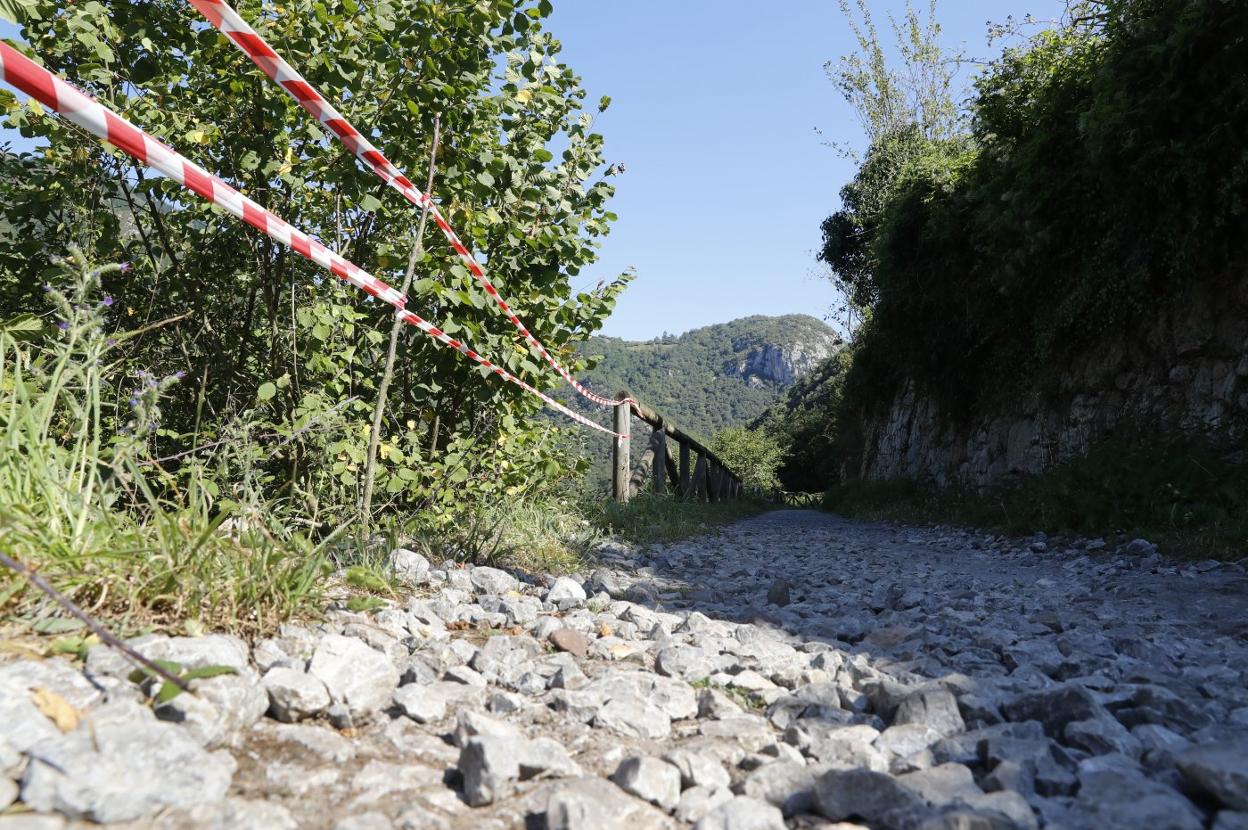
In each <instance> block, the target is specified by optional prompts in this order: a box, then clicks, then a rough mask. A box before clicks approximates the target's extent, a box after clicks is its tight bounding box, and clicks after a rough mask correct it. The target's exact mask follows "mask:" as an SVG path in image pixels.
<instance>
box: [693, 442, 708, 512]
mask: <svg viewBox="0 0 1248 830" xmlns="http://www.w3.org/2000/svg"><path fill="white" fill-rule="evenodd" d="M693 497H694V498H695V499H697V500H699V501H706V500H707V498H708V493H707V490H706V456H705V455H702V454H701V453H698V463H697V464H695V465H694V467H693Z"/></svg>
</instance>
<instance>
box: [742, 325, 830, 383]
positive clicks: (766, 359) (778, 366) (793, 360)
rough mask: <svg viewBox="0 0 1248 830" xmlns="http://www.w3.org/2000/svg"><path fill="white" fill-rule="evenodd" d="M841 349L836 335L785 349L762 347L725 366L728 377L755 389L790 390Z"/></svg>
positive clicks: (795, 344)
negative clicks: (771, 386)
mask: <svg viewBox="0 0 1248 830" xmlns="http://www.w3.org/2000/svg"><path fill="white" fill-rule="evenodd" d="M840 346H841V340H840V338H839V337H837V336H836V335H834V334H829V335H827V336H826V337H819V338H811V339H810V340H808V341H807V342H804V343H791V344H788V345H783V346H781V345H774V344H771V343H762V344H760V345H758V346H755V347H754V348H752V349H750V350H749V352H747V353H746V355H745V357H744V358H741V359H739V360H737V361H736V362H735V363H732V364H729V365H728V366H725V367H724V373H725V374H727V375H730V376H733V377H739V378H744V379H745V381H746V382H747V383H749V384H751V385H762V384H764V383H772V384H778V385H780V386H789V385H790V384H792V383H794V382H795V381H796V380H797V379H798V378H800V377H801V376H802V375H805V374H806V373H807V372H809V371H810V370H811V369H813V368H815V366H817V365H818V364H819V362H820V361H822V360H824V359H825V358H827V357H830V356H831V355H832V354H834V353H835V352H836V350H837V349H839V348H840Z"/></svg>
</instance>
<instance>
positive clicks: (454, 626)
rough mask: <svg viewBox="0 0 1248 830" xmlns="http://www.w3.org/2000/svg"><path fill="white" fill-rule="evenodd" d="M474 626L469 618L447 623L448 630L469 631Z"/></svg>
mask: <svg viewBox="0 0 1248 830" xmlns="http://www.w3.org/2000/svg"><path fill="white" fill-rule="evenodd" d="M471 627H472V623H470V622H468V621H467V620H452V621H451V622H448V623H447V624H446V630H447V631H467V630H468V629H469V628H471Z"/></svg>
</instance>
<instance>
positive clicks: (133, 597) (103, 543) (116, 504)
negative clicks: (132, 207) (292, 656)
mask: <svg viewBox="0 0 1248 830" xmlns="http://www.w3.org/2000/svg"><path fill="white" fill-rule="evenodd" d="M103 273H106V269H88V270H83V271H81V272H80V273H78V275H77V280H76V282H75V284H74V286H73V287H72V288H71V289H70V290H68V291H67V292H65V293H62V292H60V291H57V290H52V289H49V292H48V293H49V297H50V299H51V300H52V302H53V305H54V307H55V308H56V309H57V313H58V317H59V324H58V326H57V328H58V329H60V331H59V332H51V333H47V334H45V332H44V331H43V329H44V326H43V325H42V324H41V321H39V320H37V319H36V318H31V317H21V318H16V319H14V320H9V321H4V322H0V427H2V428H3V434H2V436H0V549H3V550H4V551H5V552H6V553H8V554H9V555H11V556H13V557H14V558H16V559H18V560H19V561H22V562H24V563H25V564H26V565H28V566H30V567H33V568H35V569H36V570H38V571H40V572H41V573H42V574H43V575H44V577H45V578H47V579H48V580H49V581H50V582H51V583H52V584H54V585H55V586H56V587H57V588H58V589H59V590H61V591H63V592H64V593H65V594H67V595H68V596H69V597H70V599H72V600H73V601H74V602H75V603H77V604H78V605H79V606H81V607H83V608H84V609H85V610H87V611H88V612H89V613H92V614H97V615H104V616H107V617H109V618H110V619H111V620H113V621H114V623H115V624H116V625H118V627H119V628H120V629H121V630H123V631H136V630H143V629H149V628H165V627H174V626H180V627H183V628H188V627H189V628H190V629H196V628H199V627H204V626H211V627H215V628H224V629H227V630H233V631H242V632H247V631H257V630H262V629H267V628H271V627H272V626H273V625H275V624H276V623H277V622H278V621H280V620H282V619H286V618H288V617H290V616H292V615H294V614H296V613H299V612H300V611H303V610H306V609H308V608H311V607H314V606H315V605H316V604H317V603H318V602H319V598H320V584H321V581H322V578H323V577H324V576H325V575H326V573H327V572H328V571H329V570H330V563H329V556H328V545H329V544H331V543H332V537H331V539H330V540H326V541H325V542H322V543H320V544H314V543H313V542H311V541H309V540H308V539H306V538H304V537H303V536H302V535H300V534H298V533H293V532H290V531H288V530H287V529H286V527H285V524H284V523H283V522H282V521H281V518H282V517H281V508H280V505H273V504H260V503H254V502H253V503H250V504H243V503H240V504H238V505H237V506H236V507H235V508H234V509H221V507H220V505H217V504H216V503H215V499H214V496H213V492H214V489H213V488H212V487H211V485H210V484H209V483H207V482H206V480H205V479H204V477H203V476H202V475H201V474H200V473H201V472H202V471H197V470H196V469H195V468H192V467H188V468H187V470H186V471H185V475H180V476H178V477H177V478H172V477H170V476H169V474H168V473H165V472H164V471H163V470H162V469H161V468H160V467H159V465H154V464H152V463H151V462H150V460H149V456H148V452H147V450H148V446H149V440H148V439H149V438H150V435H151V433H152V431H153V430H154V429H155V424H156V422H157V421H156V419H157V417H158V402H159V400H160V397H161V394H162V392H163V391H164V390H165V389H167V388H168V387H169V386H170V385H171V384H172V383H175V382H176V381H177V378H174V377H170V378H154V377H152V376H150V375H142V374H139V375H138V376H137V377H138V379H137V380H134V378H135V375H133V374H129V373H127V372H126V371H124V370H123V369H122V368H121V366H120V365H119V362H118V359H117V356H116V352H117V346H118V341H121V340H124V338H125V335H116V336H114V335H109V334H108V333H106V332H105V329H104V324H103V314H102V310H103V308H104V307H105V306H106V305H107V303H108V300H107V299H102V298H100V296H99V279H100V276H101V274H103ZM127 383H129V384H134V388H133V389H132V390H130V391H128V392H127V393H121V392H120V390H121V389H123V388H124V386H123V384H127ZM106 435H107V436H110V437H107V438H106V437H105V436H106ZM227 520H230V521H229V523H228V524H227ZM54 614H55V609H54V607H53V606H51V605H50V604H49V602H48V601H47V600H46V598H45V597H44V596H43V595H42V594H41V593H39V592H38V591H36V590H35V589H34V588H33V587H32V586H31V585H29V584H27V582H26V580H25V579H23V578H20V577H17V576H16V575H14V574H12V573H11V572H9V571H7V570H6V571H4V572H3V573H0V617H2V618H4V619H6V620H8V621H10V622H17V623H18V624H19V625H26V626H31V627H37V626H38V625H39V624H40V623H41V621H44V620H48V619H54V617H53V615H54Z"/></svg>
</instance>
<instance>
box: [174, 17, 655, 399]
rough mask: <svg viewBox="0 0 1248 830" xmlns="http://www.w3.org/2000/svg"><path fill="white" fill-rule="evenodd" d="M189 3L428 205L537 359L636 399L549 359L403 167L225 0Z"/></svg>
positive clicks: (384, 174)
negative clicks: (396, 163)
mask: <svg viewBox="0 0 1248 830" xmlns="http://www.w3.org/2000/svg"><path fill="white" fill-rule="evenodd" d="M187 2H188V3H190V4H191V5H192V6H194V7H195V8H196V9H197V10H199V13H200V14H202V15H203V16H204V17H205V18H206V19H207V20H208V22H209V23H211V24H212V25H213V26H214V27H216V28H217V29H218V30H219V31H220V32H221V34H223V35H225V36H226V38H228V39H229V40H230V41H231V42H232V43H233V44H234V45H235V46H237V47H238V48H239V49H240V50H242V52H243V54H245V55H246V56H247V57H249V58H251V60H252V61H253V62H254V63H255V64H256V66H258V67H260V70H261V71H262V72H264V74H265V75H268V76H269V78H270V79H272V81H273V82H274V83H276V84H277V85H278V86H280V87H281V88H282V89H284V90H286V92H287V93H289V94H290V96H291V97H292V98H294V99H295V100H296V101H297V102H298V103H299V106H301V107H303V108H304V109H305V110H307V111H308V113H309V114H310V115H311V116H312V117H313V118H316V119H317V120H318V121H320V123H321V125H322V126H323V127H324V128H325V130H326V132H328V133H329V134H330V135H332V136H334V137H335V138H337V139H338V140H339V141H341V142H342V143H343V145H344V146H345V147H346V148H347V149H348V150H350V151H351V152H352V153H354V154H355V155H356V157H357V158H359V160H360V161H362V162H364V164H365V165H366V166H367V167H368V168H369V169H370V170H372V171H373V172H374V173H376V174H377V176H378V177H379V178H380V179H381V180H382V181H384V182H386V183H387V184H388V185H390V186H391V187H393V188H394V189H395V190H397V191H399V193H401V194H403V196H404V198H406V199H407V200H408V201H409V202H411V203H412V204H413V205H416V206H418V207H424V206H426V205H428V206H429V211H430V215H431V216H432V217H433V221H434V222H435V223H436V224H437V226H438V227H439V228H441V229H442V233H443V234H444V235H445V236H446V239H447V241H448V242H450V244H451V247H452V248H453V249H454V250H455V253H457V254H458V255H459V258H460V259H462V260H463V262H464V264H465V265H466V266H467V267H468V270H469V271H470V272H471V273H472V275H473V276H474V277H476V278H477V280H478V281H479V282H480V283H481V285H482V286H483V287H484V288H485V293H486V294H488V295H489V296H490V297H491V298H492V299H493V300H494V303H495V304H496V305H497V306H498V309H499V311H501V312H502V313H503V315H504V316H506V317H507V319H508V320H510V321H511V324H512V325H513V326H515V327H516V329H517V330H518V331H519V332H520V333H521V334H522V335H524V339H525V340H526V341H527V342H528V344H529V345H530V346H531V347H532V348H533V349H534V350H535V351H536V352H537V353H538V354H540V355H541V356H542V358H543V359H544V360H545V361H546V362H547V363H549V364H550V366H551V367H552V368H553V369H554V370H555V371H556V372H558V373H559V374H560V376H562V377H563V379H564V380H566V381H567V382H568V383H570V384H571V385H572V387H573V388H574V389H576V391H577V392H579V393H580V394H581V395H582V396H583V397H585V398H587V399H588V400H591V401H593V402H594V403H596V404H599V405H600V406H614V405H615V404H617V403H625V402H628V403H636V401H634V400H633V399H632V398H623V399H621V400H619V401H616V400H612V399H610V398H604V397H603V396H601V395H597V394H595V393H593V392H591V391H589V390H588V389H586V388H585V387H584V386H583V385H582V384H581V383H580V382H579V381H578V380H577V379H576V378H575V377H573V376H572V373H571V372H569V371H568V370H567V369H565V368H564V367H563V365H562V364H561V363H560V362H559V361H558V360H556V359H555V357H554V355H552V354H551V353H550V352H549V351H548V350H547V349H546V347H545V346H543V345H542V344H541V342H540V341H539V340H538V339H537V338H536V337H534V336H533V334H532V332H530V331H529V329H528V327H526V326H525V325H524V323H522V322H521V321H520V318H519V317H518V316H517V315H516V312H515V311H514V310H512V308H511V306H510V305H509V304H508V303H507V301H506V300H504V299H503V297H502V295H501V294H499V292H498V289H497V288H495V286H494V284H493V283H492V282H490V279H489V277H487V276H486V275H485V270H484V269H483V268H482V267H481V265H480V264H479V263H478V262H477V260H476V258H475V257H473V255H472V253H471V252H470V251H469V250H468V247H467V246H466V245H464V243H463V242H462V241H461V240H460V238H459V236H458V235H456V233H455V231H454V229H452V228H451V225H450V223H449V222H447V221H446V218H445V217H444V216H443V215H442V212H441V211H440V210H438V206H437V205H436V204H434V202H433V198H432V197H431V196H430V195H428V194H426V193H421V192H420V190H419V189H418V188H417V187H416V186H415V185H414V184H412V183H411V181H409V180H408V178H407V177H406V176H405V175H403V171H401V170H399V168H397V167H395V166H394V165H393V164H391V163H390V161H389V159H387V158H386V157H385V156H384V155H382V153H381V151H380V150H378V149H377V148H376V147H374V146H373V145H372V143H370V142H369V140H368V139H367V138H365V137H364V136H363V135H362V134H361V133H360V131H359V130H357V129H355V127H353V126H351V123H350V122H349V121H347V119H346V118H344V117H343V115H342V113H340V112H338V110H337V109H335V108H334V106H333V105H332V104H330V103H329V101H327V100H325V97H324V96H323V95H321V94H320V93H319V92H317V90H316V89H315V88H314V87H313V86H312V85H311V84H309V83H308V82H307V80H305V79H304V77H303V76H302V75H300V74H299V73H298V72H296V71H295V69H294V68H293V67H292V66H291V65H290V64H288V63H287V62H286V61H285V60H284V59H283V58H282V56H281V55H279V54H277V52H276V51H274V50H273V48H272V47H271V46H269V44H268V43H266V42H265V40H264V38H262V37H261V36H260V35H259V34H258V33H257V32H256V30H255V29H253V28H251V26H249V25H248V24H247V21H245V20H243V18H242V17H240V16H239V14H238V12H236V11H234V9H232V8H231V7H230V6H229V4H227V3H225V2H222V0H187Z"/></svg>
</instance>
